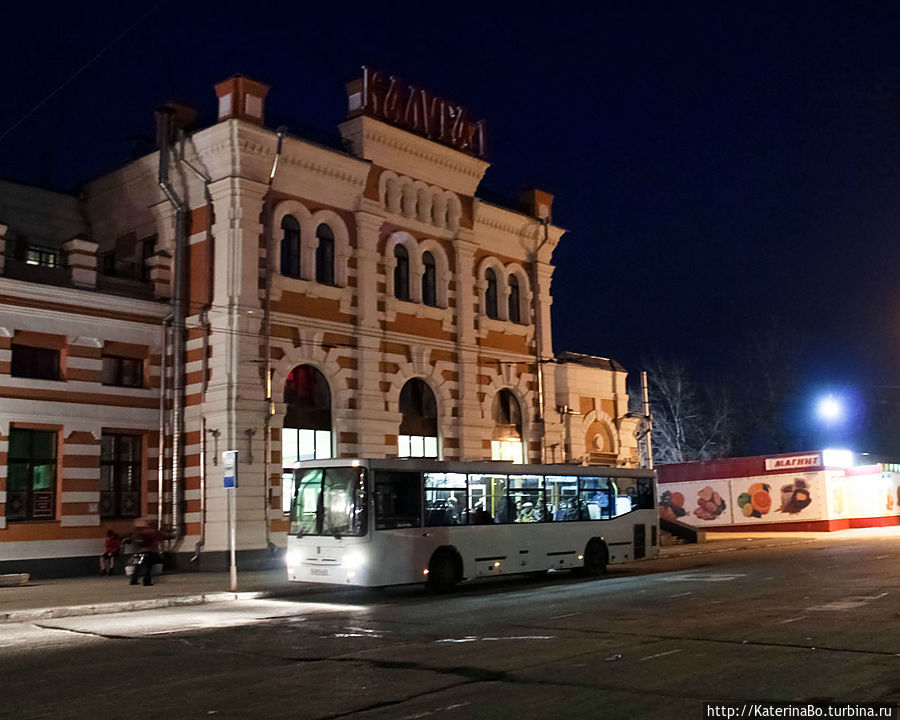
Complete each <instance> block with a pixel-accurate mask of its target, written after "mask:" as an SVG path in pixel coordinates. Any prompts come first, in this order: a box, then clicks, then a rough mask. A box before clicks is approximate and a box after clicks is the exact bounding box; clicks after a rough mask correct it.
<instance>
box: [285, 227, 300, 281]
mask: <svg viewBox="0 0 900 720" xmlns="http://www.w3.org/2000/svg"><path fill="white" fill-rule="evenodd" d="M281 229H282V231H283V234H282V236H281V274H282V275H284V276H285V277H292V278H299V277H300V223H298V222H297V219H296V218H295V217H294V216H293V215H285V216H284V218H283V219H282V221H281Z"/></svg>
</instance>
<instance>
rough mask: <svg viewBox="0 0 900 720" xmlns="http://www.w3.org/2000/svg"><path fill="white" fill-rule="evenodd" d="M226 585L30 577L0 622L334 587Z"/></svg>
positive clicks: (712, 545)
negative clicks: (136, 583)
mask: <svg viewBox="0 0 900 720" xmlns="http://www.w3.org/2000/svg"><path fill="white" fill-rule="evenodd" d="M867 538H897V539H900V527H891V528H868V529H864V530H841V531H837V532H832V533H824V532H823V533H799V532H798V533H755V534H753V535H750V534H749V533H746V532H745V533H716V534H712V533H711V534H710V535H708V536H707V540H706V542H703V543H698V544H696V545H672V546H669V547H664V548H661V549H660V555H659V560H665V559H668V558H678V557H686V556H692V555H706V554H710V553H720V552H733V551H741V550H754V549H761V548H772V547H787V546H790V545H799V544H806V543H812V542H818V541H822V540H842V539H854V540H855V539H867ZM229 585H230V576H229V574H228V573H227V572H185V573H172V574H166V575H163V576H162V577H159V578H156V580H155V582H154V584H153V586H152V587H144V586H143V585H129V583H128V579H127V578H126V577H125V576H124V575H117V576H113V577H85V578H65V579H60V580H34V581H31V582H29V583H28V584H26V585H21V586H17V587H0V623H16V622H34V621H38V620H42V619H49V618H56V617H67V616H75V615H100V614H106V613H115V612H128V611H133V610H150V609H153V608H164V607H173V606H176V605H200V604H203V603H210V602H221V601H224V600H239V599H254V598H263V597H282V596H291V595H296V596H304V595H310V594H316V593H319V592H323V591H327V590H333V589H334V588H335V587H336V586H331V585H328V586H320V585H303V584H299V583H291V582H289V581H288V579H287V573H286V572H285V571H284V569H281V568H279V569H276V570H265V571H257V572H241V571H240V570H239V572H238V588H237V592H236V593H234V592H231V591H230V589H229Z"/></svg>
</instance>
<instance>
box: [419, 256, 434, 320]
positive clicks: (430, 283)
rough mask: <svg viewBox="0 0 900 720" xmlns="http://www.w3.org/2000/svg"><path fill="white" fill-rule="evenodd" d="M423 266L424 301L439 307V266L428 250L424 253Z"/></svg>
mask: <svg viewBox="0 0 900 720" xmlns="http://www.w3.org/2000/svg"><path fill="white" fill-rule="evenodd" d="M422 266H423V268H424V271H423V272H422V302H423V303H425V304H426V305H431V307H437V266H436V265H435V262H434V255H432V254H431V253H430V252H427V251H426V252H424V253H422Z"/></svg>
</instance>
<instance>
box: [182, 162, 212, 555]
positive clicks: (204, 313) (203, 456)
mask: <svg viewBox="0 0 900 720" xmlns="http://www.w3.org/2000/svg"><path fill="white" fill-rule="evenodd" d="M181 162H182V163H184V165H185V166H186V167H187V168H188V169H189V170H191V172H193V173H194V174H195V175H196V176H197V177H198V178H200V180H202V181H203V197H204V198H205V199H206V271H207V276H206V303H205V304H204V305H203V307H202V308H201V310H200V324H201V325H202V326H203V351H202V352H203V358H202V363H203V364H202V370H201V373H202V381H201V382H202V385H201V389H200V393H201V397H202V399H203V400H204V401H205V400H206V391H207V389H208V388H209V336H210V332H211V328H210V322H209V311H210V308H212V304H213V282H214V281H215V273H214V270H213V263H214V262H215V255H214V252H213V234H212V222H213V201H212V194H211V193H210V192H209V184H210V182H211V180H210V178H209V177H208V176H207V175H205V174H204V173H202V172H200V170H198V169H197V168H195V167H194V166H193V165H192V164H191V163H190V162H189V161H188V160H187V158H185V157H182V158H181ZM200 425H201V427H200V539H199V540H198V541H197V542H196V543H195V544H194V555H193V557H191V562H196V561H197V560H198V559H199V558H200V553H201V551H202V550H203V547H204V546H205V545H206V460H207V448H206V415H204V416H203V419H202V420H201V422H200Z"/></svg>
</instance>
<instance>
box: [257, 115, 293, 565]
mask: <svg viewBox="0 0 900 720" xmlns="http://www.w3.org/2000/svg"><path fill="white" fill-rule="evenodd" d="M285 132H287V128H286V127H285V126H284V125H282V126H281V127H279V128H278V130H277V135H278V145H277V147H276V149H275V159H274V160H273V161H272V171H271V172H270V173H269V186H268V188H266V196H265V199H264V200H263V234H264V238H265V243H266V275H265V290H264V292H265V295H264V299H263V323H262V332H263V353H264V355H265V359H264V360H263V364H264V367H265V376H264V382H265V390H266V411H265V418H264V421H263V431H264V435H263V478H264V483H265V492H264V493H263V506H264V507H263V509H264V511H265V514H264V516H263V517H264V518H265V523H266V547H267V548H268V550H269V552H270V553H274V552H275V545H274V544H273V543H272V538H271V532H270V529H269V509H270V508H269V505H270V504H271V503H270V499H269V456H270V454H271V446H272V440H271V435H272V430H271V425H272V416H273V415H274V414H275V403H274V401H273V399H272V361H271V344H272V340H271V337H272V252H273V251H272V245H273V241H272V236H273V231H272V207H271V204H272V183H273V182H274V181H275V172H276V171H277V170H278V159H279V158H280V157H281V146H282V144H283V141H284V134H285Z"/></svg>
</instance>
